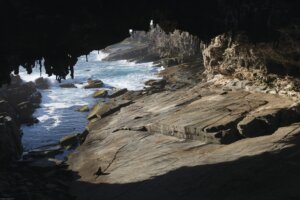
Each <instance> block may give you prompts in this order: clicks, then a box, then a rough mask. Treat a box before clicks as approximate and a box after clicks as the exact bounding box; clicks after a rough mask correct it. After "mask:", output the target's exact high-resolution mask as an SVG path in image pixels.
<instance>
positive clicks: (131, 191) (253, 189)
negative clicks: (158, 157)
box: [73, 134, 300, 200]
mask: <svg viewBox="0 0 300 200" xmlns="http://www.w3.org/2000/svg"><path fill="white" fill-rule="evenodd" d="M299 144H300V135H299V134H298V135H296V136H295V137H293V138H292V139H291V140H290V141H288V142H287V143H286V145H287V146H289V147H287V148H284V149H282V150H280V151H273V152H266V153H263V154H260V155H256V156H249V157H243V158H241V159H239V160H234V161H229V162H225V163H217V164H207V165H201V166H195V167H182V168H180V169H177V170H174V171H171V172H169V173H167V174H165V175H162V176H158V177H154V178H153V179H151V180H146V181H142V182H137V183H128V184H89V183H86V182H80V181H78V182H76V183H75V185H76V186H75V187H74V188H73V191H76V192H77V194H80V195H81V197H82V199H103V200H108V199H109V200H111V199H118V200H119V199H126V200H127V199H130V200H134V199H137V200H140V199H146V200H147V199H149V200H150V199H151V200H153V199H170V200H171V199H172V200H174V199H178V200H179V199H188V200H194V199H230V200H232V199H249V200H250V199H264V200H267V199H299V198H300V190H299V187H300V183H299V179H300V173H299V167H300V146H299ZM145 170H147V169H145ZM133 173H134V172H133Z"/></svg>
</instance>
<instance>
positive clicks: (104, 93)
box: [93, 90, 107, 98]
mask: <svg viewBox="0 0 300 200" xmlns="http://www.w3.org/2000/svg"><path fill="white" fill-rule="evenodd" d="M106 96H107V91H106V90H97V91H96V92H95V93H94V94H93V97H94V98H104V97H106Z"/></svg>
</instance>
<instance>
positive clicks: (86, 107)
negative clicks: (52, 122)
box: [76, 106, 90, 112]
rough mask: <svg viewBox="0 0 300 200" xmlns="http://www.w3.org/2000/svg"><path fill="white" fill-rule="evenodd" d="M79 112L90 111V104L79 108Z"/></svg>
mask: <svg viewBox="0 0 300 200" xmlns="http://www.w3.org/2000/svg"><path fill="white" fill-rule="evenodd" d="M76 111H78V112H89V111H90V108H89V107H88V106H82V107H81V108H79V109H77V110H76Z"/></svg>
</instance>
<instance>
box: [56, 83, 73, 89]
mask: <svg viewBox="0 0 300 200" xmlns="http://www.w3.org/2000/svg"><path fill="white" fill-rule="evenodd" d="M59 86H60V87H61V88H77V87H76V85H75V84H74V83H63V84H60V85H59Z"/></svg>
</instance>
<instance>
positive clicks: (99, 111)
mask: <svg viewBox="0 0 300 200" xmlns="http://www.w3.org/2000/svg"><path fill="white" fill-rule="evenodd" d="M222 37H225V36H218V37H217V38H215V39H214V40H212V42H211V43H210V44H209V45H208V46H207V47H206V48H205V49H204V51H203V56H204V57H203V64H202V62H201V60H200V61H197V60H196V61H194V62H187V63H180V64H174V65H169V66H168V67H166V69H165V70H164V71H162V72H161V75H162V76H163V81H148V83H147V84H148V85H149V86H150V87H148V88H147V89H146V90H145V91H141V92H131V91H129V92H127V93H125V94H123V95H121V96H119V97H116V98H113V99H111V100H110V101H109V102H107V103H101V104H99V105H98V106H96V107H95V108H94V109H93V110H92V111H91V113H90V116H91V118H90V122H89V124H88V131H89V134H88V135H87V138H86V139H85V142H84V143H83V144H82V145H81V146H80V147H78V148H77V149H76V150H75V152H73V153H72V154H71V155H70V156H69V158H68V161H67V163H68V165H69V169H70V170H71V171H74V172H76V173H78V175H79V177H80V178H79V179H77V180H75V181H74V182H73V183H72V184H71V187H70V189H71V190H70V191H71V193H72V194H74V195H75V196H77V197H78V199H98V198H102V199H113V198H116V199H155V198H163V199H176V198H180V199H199V198H203V199H220V198H222V199H241V198H243V199H253V198H256V199H282V198H287V199H292V198H297V197H300V193H299V191H298V190H297V179H298V178H299V176H298V175H297V174H296V171H295V170H296V169H297V166H299V164H300V163H299V160H298V158H299V134H300V131H299V130H300V129H299V128H300V127H299V121H300V107H299V103H298V101H297V99H298V98H297V95H298V94H299V93H298V92H297V91H295V90H293V89H292V88H291V91H293V92H294V94H295V95H289V94H291V92H287V93H282V92H279V91H278V90H277V89H275V88H276V87H277V86H276V84H273V83H279V82H283V81H284V78H283V77H282V75H278V74H277V75H276V74H273V75H272V74H270V75H267V76H266V77H273V79H272V80H271V79H270V80H271V82H268V81H270V80H266V81H259V78H253V79H251V77H259V76H260V75H259V74H260V73H261V74H263V75H261V76H265V74H264V73H265V72H264V68H263V67H261V68H258V69H257V70H256V71H255V70H254V71H249V69H250V70H251V68H248V67H247V65H239V64H237V63H242V62H247V59H248V58H249V57H247V56H246V55H243V53H242V51H234V52H240V55H239V57H237V60H236V61H234V59H232V58H228V59H227V58H226V57H225V58H223V57H222V56H226V54H224V53H223V51H224V46H225V44H226V45H228V42H227V41H225V42H224V40H222V39H221V40H220V38H222ZM222 42H224V44H223V43H222ZM240 46H242V43H241V44H239V45H236V47H240ZM219 48H221V49H223V50H222V51H221V50H220V49H219ZM228 48H229V47H228ZM231 48H235V47H234V45H233V46H232V47H231ZM225 49H226V48H225ZM127 51H128V50H127ZM250 51H251V50H250ZM246 52H248V51H246ZM277 53H278V52H277ZM118 54H120V55H121V51H120V52H118ZM230 55H231V56H232V57H235V55H234V54H230ZM233 61H234V62H236V63H231V64H226V63H225V62H233ZM255 64H260V65H261V66H264V64H265V61H264V60H253V61H252V63H251V64H249V65H251V66H252V65H255ZM226 66H227V68H226ZM232 66H235V67H236V68H235V69H234V68H232ZM212 69H213V70H212ZM226 70H231V72H230V73H228V72H227V73H225V72H226ZM233 70H234V71H233ZM243 71H244V72H245V73H244V75H243V77H241V76H239V75H238V74H239V73H240V72H243ZM234 72H235V73H234ZM238 72H239V73H238ZM246 72H247V73H246ZM254 73H256V75H254ZM252 75H254V76H252ZM290 80H291V81H294V82H288V83H287V84H286V86H287V85H288V84H295V83H296V81H297V80H296V79H290ZM270 83H272V84H270ZM266 85H267V87H265V86H266ZM281 86H282V84H281ZM273 90H274V91H276V92H272V91H273ZM281 90H285V91H287V89H286V88H285V89H284V87H281ZM283 182H284V183H286V186H282V184H280V183H283ZM279 185H280V186H279ZM137 188H138V189H137ZM85 191H89V192H85ZM216 191H217V192H216Z"/></svg>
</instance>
